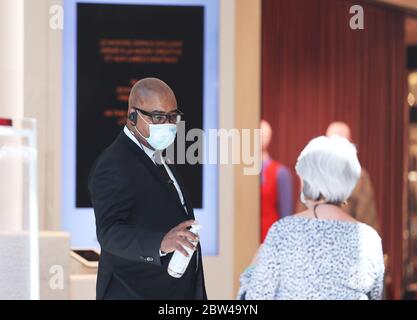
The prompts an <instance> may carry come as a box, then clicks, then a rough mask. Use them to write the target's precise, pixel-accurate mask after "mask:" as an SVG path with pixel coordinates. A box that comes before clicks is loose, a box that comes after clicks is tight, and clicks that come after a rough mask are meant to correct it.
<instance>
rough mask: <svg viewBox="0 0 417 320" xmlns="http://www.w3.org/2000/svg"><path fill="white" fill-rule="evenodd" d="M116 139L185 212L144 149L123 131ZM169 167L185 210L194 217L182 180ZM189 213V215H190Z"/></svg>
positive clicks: (171, 167) (170, 166)
mask: <svg viewBox="0 0 417 320" xmlns="http://www.w3.org/2000/svg"><path fill="white" fill-rule="evenodd" d="M117 139H118V140H120V142H122V143H123V144H124V145H126V146H127V147H128V148H129V149H130V150H131V151H132V152H133V153H134V154H135V155H136V156H137V157H138V158H139V159H140V160H141V162H142V163H143V164H144V165H145V166H146V168H147V169H148V171H149V172H150V173H151V174H152V175H153V176H154V177H155V178H156V179H157V180H158V181H159V182H160V183H161V184H162V186H163V187H164V189H165V190H166V192H167V193H168V194H169V195H170V197H171V198H172V199H173V200H174V201H175V202H176V203H177V205H178V206H179V207H180V208H181V210H182V211H183V212H184V213H185V214H187V213H186V212H185V210H184V208H183V206H182V204H181V203H180V202H179V201H178V199H177V196H176V195H174V194H173V193H172V192H171V190H170V189H169V187H168V185H167V181H165V179H164V177H163V176H162V174H161V173H160V172H159V170H158V169H157V167H156V165H155V163H154V162H153V161H152V160H151V159H150V158H149V156H148V155H147V154H146V153H145V151H143V150H142V149H141V148H140V147H138V146H137V145H136V143H134V142H133V141H132V140H131V139H130V138H129V137H128V136H127V135H126V134H125V133H124V132H123V131H122V132H121V133H120V134H119V137H118V138H117ZM168 166H169V168H170V169H171V172H172V174H173V175H174V177H175V180H177V182H178V185H179V186H180V189H181V192H182V194H183V197H184V201H185V204H186V206H187V211H188V213H189V215H190V213H191V215H192V217H194V213H193V212H192V208H191V211H190V208H189V205H188V204H189V203H190V202H189V201H188V199H186V196H185V192H184V190H185V188H184V187H183V185H182V182H180V179H179V176H178V174H176V173H174V170H175V169H174V170H173V166H172V165H168ZM191 215H190V217H191Z"/></svg>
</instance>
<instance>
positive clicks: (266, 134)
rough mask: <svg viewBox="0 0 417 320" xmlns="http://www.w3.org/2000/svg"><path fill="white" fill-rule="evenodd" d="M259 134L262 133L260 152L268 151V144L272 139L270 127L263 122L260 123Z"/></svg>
mask: <svg viewBox="0 0 417 320" xmlns="http://www.w3.org/2000/svg"><path fill="white" fill-rule="evenodd" d="M261 133H262V150H264V151H266V150H268V147H269V144H270V143H271V138H272V128H271V125H270V124H269V123H268V122H266V121H265V120H262V121H261Z"/></svg>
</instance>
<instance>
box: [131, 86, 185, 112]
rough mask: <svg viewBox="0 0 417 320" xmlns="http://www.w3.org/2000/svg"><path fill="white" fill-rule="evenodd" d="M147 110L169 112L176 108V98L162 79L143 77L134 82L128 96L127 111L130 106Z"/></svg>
mask: <svg viewBox="0 0 417 320" xmlns="http://www.w3.org/2000/svg"><path fill="white" fill-rule="evenodd" d="M134 107H135V108H140V109H143V110H145V111H148V112H152V111H160V112H166V113H168V112H170V111H173V110H175V109H177V99H176V98H175V94H174V92H173V91H172V89H171V88H170V87H169V86H168V85H167V84H166V83H165V82H163V81H162V80H159V79H157V78H145V79H142V80H140V81H138V82H136V83H135V85H134V86H133V87H132V89H131V91H130V96H129V113H130V112H132V111H134V110H131V109H132V108H134Z"/></svg>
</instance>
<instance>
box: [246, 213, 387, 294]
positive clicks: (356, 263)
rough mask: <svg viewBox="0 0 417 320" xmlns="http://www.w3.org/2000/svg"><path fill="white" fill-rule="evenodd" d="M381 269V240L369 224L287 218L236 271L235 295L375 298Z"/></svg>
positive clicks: (275, 225) (380, 291) (299, 217)
mask: <svg viewBox="0 0 417 320" xmlns="http://www.w3.org/2000/svg"><path fill="white" fill-rule="evenodd" d="M384 269H385V268H384V257H383V253H382V245H381V238H380V237H379V235H378V234H377V232H376V231H375V230H374V229H373V228H371V227H370V226H368V225H366V224H363V223H352V222H346V221H339V220H324V219H313V218H306V217H301V216H291V217H286V218H284V219H281V220H279V221H278V222H276V223H275V224H274V225H273V226H272V227H271V229H270V230H269V232H268V235H267V237H266V239H265V242H264V245H263V247H262V249H261V251H260V253H259V257H258V260H257V262H256V264H255V265H254V266H252V267H249V268H248V269H247V270H246V271H245V272H244V273H243V274H242V275H241V278H240V280H241V287H240V290H239V294H238V299H240V298H241V297H242V295H245V299H247V300H273V299H277V300H281V299H296V300H321V299H323V300H325V299H329V300H343V299H346V300H367V299H375V300H377V299H381V297H382V290H383V278H384Z"/></svg>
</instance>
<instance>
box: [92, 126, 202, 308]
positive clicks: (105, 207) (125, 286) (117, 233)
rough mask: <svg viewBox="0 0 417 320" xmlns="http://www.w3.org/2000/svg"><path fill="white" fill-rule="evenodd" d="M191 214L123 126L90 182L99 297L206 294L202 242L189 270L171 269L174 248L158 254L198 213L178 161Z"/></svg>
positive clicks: (178, 296)
mask: <svg viewBox="0 0 417 320" xmlns="http://www.w3.org/2000/svg"><path fill="white" fill-rule="evenodd" d="M169 168H170V169H171V171H172V173H173V175H174V176H175V179H176V180H177V182H178V184H179V186H180V188H181V191H182V193H183V196H184V200H185V203H186V206H187V210H188V214H187V213H186V211H185V210H184V208H183V207H182V205H181V204H180V202H179V201H178V199H177V198H176V197H175V195H174V194H173V192H172V189H171V190H170V189H169V186H168V184H167V183H168V182H167V181H166V179H164V178H163V176H162V174H161V173H160V172H159V171H158V170H157V168H156V166H155V164H154V163H153V161H152V160H151V159H150V158H149V157H148V156H147V155H146V154H145V152H144V151H143V150H141V149H140V147H138V146H137V145H136V144H135V143H134V142H133V141H132V140H130V138H129V137H127V136H126V134H125V133H124V132H121V133H120V135H119V136H118V137H117V139H116V140H115V141H114V142H113V144H111V145H110V146H109V147H108V148H107V149H106V150H105V151H104V152H103V153H102V154H101V155H100V156H99V158H98V159H97V160H96V162H95V164H94V166H93V168H92V171H91V173H90V177H89V182H88V187H89V191H90V195H91V200H92V203H93V207H94V213H95V217H96V229H97V239H98V241H99V243H100V246H101V256H100V261H99V270H98V279H97V299H189V300H191V299H207V296H206V290H205V284H204V274H203V265H202V258H201V247H200V245H199V246H198V250H197V251H196V252H195V253H194V255H193V257H192V259H191V261H190V264H189V266H188V268H187V270H186V272H185V274H184V275H183V276H182V277H181V278H179V279H176V278H173V277H171V276H170V275H169V274H168V273H167V267H168V263H169V261H170V259H171V256H172V253H171V254H168V255H167V256H165V257H160V256H159V249H160V245H161V242H162V239H163V237H164V236H165V234H166V233H167V232H168V231H169V230H171V229H172V228H173V227H175V226H177V225H178V224H180V223H181V222H183V221H185V220H189V219H194V212H193V208H192V205H191V201H190V197H189V195H188V194H187V191H186V189H185V187H184V184H183V182H182V180H181V178H180V177H179V175H178V174H177V172H176V170H175V167H174V166H172V165H169Z"/></svg>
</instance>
